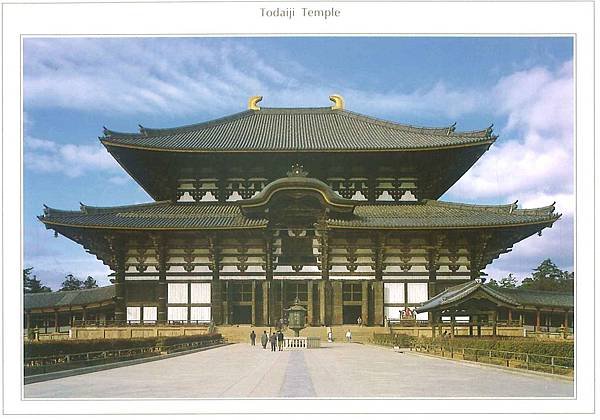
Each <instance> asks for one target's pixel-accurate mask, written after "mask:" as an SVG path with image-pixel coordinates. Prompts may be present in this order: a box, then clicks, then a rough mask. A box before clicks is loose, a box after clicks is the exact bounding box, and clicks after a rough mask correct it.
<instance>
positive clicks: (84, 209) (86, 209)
mask: <svg viewBox="0 0 600 420" xmlns="http://www.w3.org/2000/svg"><path fill="white" fill-rule="evenodd" d="M170 203H171V201H169V200H161V201H153V202H150V203H139V204H129V205H122V206H111V207H107V206H101V207H99V206H98V207H97V206H88V205H86V204H83V203H79V205H80V206H79V209H80V210H79V212H73V213H85V214H99V213H113V212H119V211H123V210H129V209H139V208H145V207H160V206H164V205H165V204H170Z"/></svg>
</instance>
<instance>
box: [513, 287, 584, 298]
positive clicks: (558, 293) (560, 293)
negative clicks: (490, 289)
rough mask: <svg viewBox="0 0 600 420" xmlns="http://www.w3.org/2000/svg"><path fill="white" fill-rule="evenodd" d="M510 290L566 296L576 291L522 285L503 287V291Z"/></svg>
mask: <svg viewBox="0 0 600 420" xmlns="http://www.w3.org/2000/svg"><path fill="white" fill-rule="evenodd" d="M506 290H507V291H509V293H510V292H518V293H521V292H525V293H542V294H549V295H565V296H573V294H574V293H571V292H564V291H561V290H536V289H521V288H520V287H515V288H511V289H502V291H503V292H504V291H506Z"/></svg>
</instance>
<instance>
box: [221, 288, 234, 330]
mask: <svg viewBox="0 0 600 420" xmlns="http://www.w3.org/2000/svg"><path fill="white" fill-rule="evenodd" d="M232 286H233V283H232V282H231V280H225V287H226V288H227V289H226V293H225V296H226V297H227V300H225V302H224V303H223V312H225V323H226V324H229V325H231V324H233V320H232V319H231V311H232V310H233V306H232V305H231V296H232V295H233V293H232V290H231V287H232Z"/></svg>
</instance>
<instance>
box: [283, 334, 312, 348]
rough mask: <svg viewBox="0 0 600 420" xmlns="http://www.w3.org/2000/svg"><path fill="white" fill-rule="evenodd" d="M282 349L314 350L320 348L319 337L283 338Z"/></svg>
mask: <svg viewBox="0 0 600 420" xmlns="http://www.w3.org/2000/svg"><path fill="white" fill-rule="evenodd" d="M283 347H284V348H286V349H290V350H301V349H316V348H319V347H321V339H320V338H319V337H284V339H283Z"/></svg>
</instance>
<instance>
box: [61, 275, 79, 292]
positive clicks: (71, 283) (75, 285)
mask: <svg viewBox="0 0 600 420" xmlns="http://www.w3.org/2000/svg"><path fill="white" fill-rule="evenodd" d="M82 288H83V282H82V281H81V280H79V279H78V278H77V277H75V276H74V275H73V274H67V275H66V276H65V281H63V282H62V284H61V288H60V289H59V290H58V291H59V292H64V291H66V290H80V289H82Z"/></svg>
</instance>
